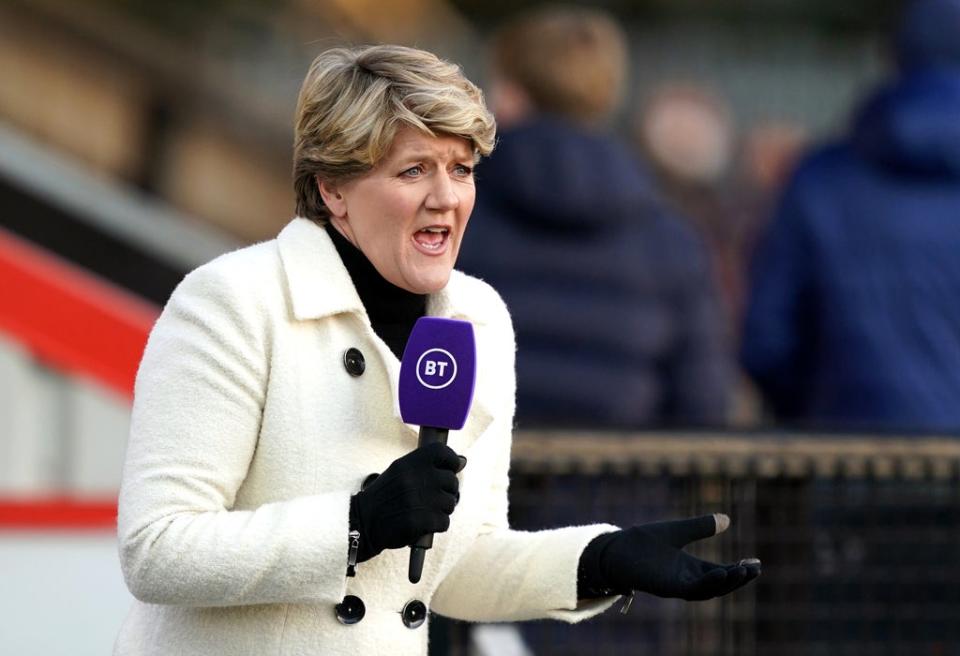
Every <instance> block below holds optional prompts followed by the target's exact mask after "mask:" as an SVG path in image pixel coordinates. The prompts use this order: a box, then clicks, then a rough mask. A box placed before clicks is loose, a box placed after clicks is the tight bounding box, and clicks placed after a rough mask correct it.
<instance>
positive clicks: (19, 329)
mask: <svg viewBox="0 0 960 656" xmlns="http://www.w3.org/2000/svg"><path fill="white" fill-rule="evenodd" d="M158 315H159V310H158V309H157V308H156V307H155V306H153V305H151V304H149V303H146V302H144V301H142V300H140V299H139V298H137V297H135V296H133V295H131V294H129V293H128V292H126V291H124V290H122V289H120V288H119V287H116V286H114V285H112V284H110V283H108V282H106V281H104V280H101V279H99V278H97V277H95V276H93V275H91V274H90V273H88V272H86V271H84V270H83V269H80V268H79V267H76V266H74V265H72V264H70V263H69V262H66V261H65V260H62V259H60V258H58V257H56V256H54V255H52V254H50V253H48V252H46V251H43V250H41V249H39V248H37V247H35V246H33V245H31V244H29V243H28V242H25V241H23V240H21V239H19V238H17V237H15V236H13V235H12V234H10V233H9V232H6V231H3V230H0V331H2V332H5V333H7V334H9V335H11V336H12V337H13V339H14V340H15V341H17V342H20V343H21V344H23V345H24V346H26V347H27V348H28V349H29V350H30V351H32V352H33V353H34V354H35V355H36V356H37V357H38V358H39V359H41V360H44V361H46V362H48V363H49V364H50V365H51V366H52V367H54V368H56V369H58V370H60V371H62V372H64V373H72V374H76V375H80V376H85V377H87V378H92V379H94V380H96V381H98V382H100V383H101V384H103V385H106V386H107V387H109V388H112V389H113V390H115V391H117V392H119V393H120V394H121V395H123V396H125V397H127V398H132V397H133V381H134V378H135V376H136V372H137V367H138V365H139V363H140V358H141V357H142V355H143V349H144V346H145V345H146V341H147V336H148V335H149V333H150V329H151V328H152V326H153V324H154V322H155V321H156V319H157V316H158Z"/></svg>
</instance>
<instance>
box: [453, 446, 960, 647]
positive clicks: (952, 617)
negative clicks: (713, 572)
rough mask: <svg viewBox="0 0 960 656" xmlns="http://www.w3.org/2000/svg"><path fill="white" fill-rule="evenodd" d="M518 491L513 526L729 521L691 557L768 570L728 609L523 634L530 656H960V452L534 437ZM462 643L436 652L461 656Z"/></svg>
mask: <svg viewBox="0 0 960 656" xmlns="http://www.w3.org/2000/svg"><path fill="white" fill-rule="evenodd" d="M511 485H512V488H511V522H512V524H513V526H514V527H515V528H520V529H538V528H545V527H553V526H563V525H569V524H575V523H587V522H591V521H598V520H603V521H610V522H613V523H616V524H619V525H621V526H629V525H631V524H636V523H641V522H647V521H654V520H659V519H665V518H676V517H687V516H693V515H699V514H704V513H711V512H719V511H722V512H726V513H728V514H729V515H730V516H731V517H732V519H733V524H732V526H731V528H730V530H729V531H728V532H727V533H726V534H724V535H723V536H721V537H718V538H714V539H711V540H707V541H704V542H702V543H698V544H696V545H695V546H693V547H692V548H691V551H692V552H693V553H695V554H697V555H699V556H701V557H704V558H710V559H714V560H718V561H732V560H735V559H738V558H741V557H746V556H754V555H755V556H758V557H760V558H761V559H762V560H763V567H764V573H763V576H762V577H761V578H760V579H759V580H758V581H757V582H756V583H755V584H752V585H750V586H748V587H746V588H744V589H742V590H740V591H738V592H736V593H735V594H733V595H730V596H728V597H725V598H723V599H719V600H713V601H708V602H699V603H685V602H680V601H674V600H663V599H656V598H653V597H648V596H643V597H641V596H638V598H637V600H636V601H635V602H634V605H633V608H632V609H631V611H630V613H629V614H627V615H621V614H619V613H617V612H615V610H614V611H608V612H607V613H605V614H604V615H602V616H600V617H598V618H595V619H593V620H591V621H589V622H585V623H582V624H578V625H574V626H569V625H566V624H562V623H558V622H528V623H523V624H521V625H519V628H520V631H521V633H522V635H523V637H524V640H525V641H526V643H527V645H528V646H529V648H530V650H531V651H532V653H534V654H537V655H538V656H541V655H549V656H566V655H574V654H578V655H579V654H585V653H589V654H591V655H592V656H603V655H606V654H618V655H620V654H662V655H674V654H675V655H678V656H679V655H685V656H727V655H730V656H732V655H737V656H749V655H751V654H760V655H766V654H775V655H777V656H791V655H794V654H796V655H800V654H803V655H805V656H806V655H819V654H824V655H826V654H829V655H831V656H832V655H834V654H838V655H845V654H850V655H861V654H863V655H866V654H870V655H871V656H875V655H877V654H881V655H886V654H904V655H906V654H909V655H911V656H916V655H927V654H929V655H931V656H934V655H937V656H941V655H953V654H958V655H960V439H954V438H929V437H907V436H897V437H892V436H891V437H887V436H870V437H866V436H837V435H830V436H827V435H770V434H766V435H748V436H743V435H742V434H741V435H733V434H729V435H728V434H680V433H675V434H663V433H660V434H634V435H603V434H592V433H591V434H556V433H550V434H546V433H544V434H535V433H527V434H521V435H518V437H517V439H516V442H515V447H514V463H513V472H512V484H511ZM469 631H470V628H469V627H468V626H467V625H465V624H457V623H455V624H453V625H452V627H450V629H448V632H447V633H448V635H447V636H446V638H445V639H444V640H442V641H440V642H438V647H439V646H440V644H443V645H444V647H445V649H446V653H449V654H458V653H468V652H469V648H468V647H467V644H468V633H469ZM434 651H435V652H436V651H437V650H436V649H435V650H434Z"/></svg>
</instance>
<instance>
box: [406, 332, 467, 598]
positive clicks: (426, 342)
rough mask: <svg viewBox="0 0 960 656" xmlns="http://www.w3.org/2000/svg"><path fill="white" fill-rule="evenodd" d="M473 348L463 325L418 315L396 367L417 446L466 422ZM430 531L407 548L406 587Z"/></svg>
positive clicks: (416, 576)
mask: <svg viewBox="0 0 960 656" xmlns="http://www.w3.org/2000/svg"><path fill="white" fill-rule="evenodd" d="M476 364H477V347H476V342H475V341H474V338H473V325H472V324H471V323H470V322H468V321H458V320H456V319H442V318H440V317H421V318H420V319H418V320H417V323H416V324H414V326H413V331H412V332H411V333H410V339H408V340H407V345H406V347H405V348H404V350H403V359H402V360H401V363H400V385H399V390H400V416H401V417H402V418H403V421H404V423H407V424H414V425H417V426H420V438H419V441H418V446H425V445H427V444H432V443H434V442H440V443H442V444H446V443H447V431H450V430H460V429H461V428H463V425H464V424H465V423H466V422H467V415H468V414H469V412H470V403H471V402H472V401H473V387H474V384H475V382H476V377H477V367H476ZM432 546H433V533H428V534H426V535H424V536H423V537H421V538H420V539H419V540H417V542H416V543H415V544H414V545H413V546H411V547H410V569H409V573H408V577H409V579H410V582H411V583H418V582H419V581H420V575H421V573H422V572H423V561H424V557H425V556H426V550H427V549H429V548H431V547H432Z"/></svg>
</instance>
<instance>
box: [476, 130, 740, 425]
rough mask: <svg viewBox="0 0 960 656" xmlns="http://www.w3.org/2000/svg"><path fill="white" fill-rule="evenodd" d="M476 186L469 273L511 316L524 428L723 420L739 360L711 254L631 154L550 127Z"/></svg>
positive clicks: (505, 151) (483, 173)
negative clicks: (730, 348) (727, 332)
mask: <svg viewBox="0 0 960 656" xmlns="http://www.w3.org/2000/svg"><path fill="white" fill-rule="evenodd" d="M477 187H478V189H477V204H476V207H475V209H474V212H473V217H472V218H471V220H470V225H469V228H468V229H467V236H466V238H465V240H464V245H463V249H464V250H463V252H462V253H461V257H460V262H459V266H460V267H461V268H463V269H464V270H465V271H467V272H469V273H471V274H474V275H477V276H479V277H481V278H484V279H486V280H487V281H488V282H489V283H490V284H492V285H493V286H494V287H495V288H496V289H497V290H498V291H499V292H500V293H501V294H502V295H503V297H504V299H505V300H506V302H507V305H508V307H509V309H510V312H511V314H512V316H513V321H514V326H515V328H516V334H517V345H518V352H517V376H518V381H517V385H518V390H517V404H518V405H517V421H518V423H519V425H521V426H524V427H527V426H593V427H618V428H636V427H640V426H650V425H656V424H666V423H674V424H675V423H684V424H704V423H719V422H722V421H723V420H724V418H725V414H726V409H727V397H728V385H729V382H730V370H731V367H730V366H729V363H730V362H732V358H731V357H730V354H728V353H727V351H726V348H725V347H726V345H725V343H724V339H723V335H722V331H723V328H722V320H721V317H720V316H719V309H718V306H717V303H716V300H715V297H714V295H713V293H712V289H711V285H710V281H709V267H708V263H707V259H706V255H705V252H704V250H703V248H702V246H701V244H700V243H699V242H698V240H697V239H696V238H695V236H694V234H693V233H692V231H691V230H690V229H689V228H688V227H687V226H685V225H683V224H682V223H681V222H680V221H678V220H676V219H674V218H673V217H671V216H669V215H667V214H666V213H665V212H664V210H663V209H662V208H661V207H660V205H659V204H658V203H657V202H656V201H655V200H654V198H653V193H652V190H651V185H650V182H649V181H648V179H647V177H646V175H645V174H644V173H643V172H642V171H641V169H640V166H639V164H638V163H637V161H636V160H635V158H634V157H633V155H632V154H631V153H630V152H629V151H627V150H626V149H625V148H623V147H622V146H620V145H619V144H617V143H615V142H613V141H612V140H610V139H609V138H607V137H604V136H601V135H597V134H592V133H588V132H585V131H582V130H580V129H578V128H575V127H573V126H571V125H569V124H566V123H563V122H561V121H559V120H554V119H539V120H537V121H535V122H532V123H528V124H526V125H524V126H523V127H520V128H517V129H513V130H508V131H504V132H503V133H502V134H501V136H500V141H499V143H498V145H497V149H496V150H495V151H494V153H493V155H492V156H491V157H490V158H489V159H488V160H487V161H486V162H484V163H482V164H481V165H480V167H479V168H478V178H477Z"/></svg>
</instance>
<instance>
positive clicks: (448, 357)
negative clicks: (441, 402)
mask: <svg viewBox="0 0 960 656" xmlns="http://www.w3.org/2000/svg"><path fill="white" fill-rule="evenodd" d="M456 377H457V361H456V359H455V358H454V357H453V355H452V354H451V353H450V351H446V350H444V349H441V348H432V349H429V350H427V351H424V352H423V354H422V355H421V356H420V359H419V360H417V380H419V381H420V384H421V385H423V386H424V387H427V388H429V389H434V390H438V389H443V388H444V387H447V386H448V385H449V384H450V383H452V382H453V381H454V379H456Z"/></svg>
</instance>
